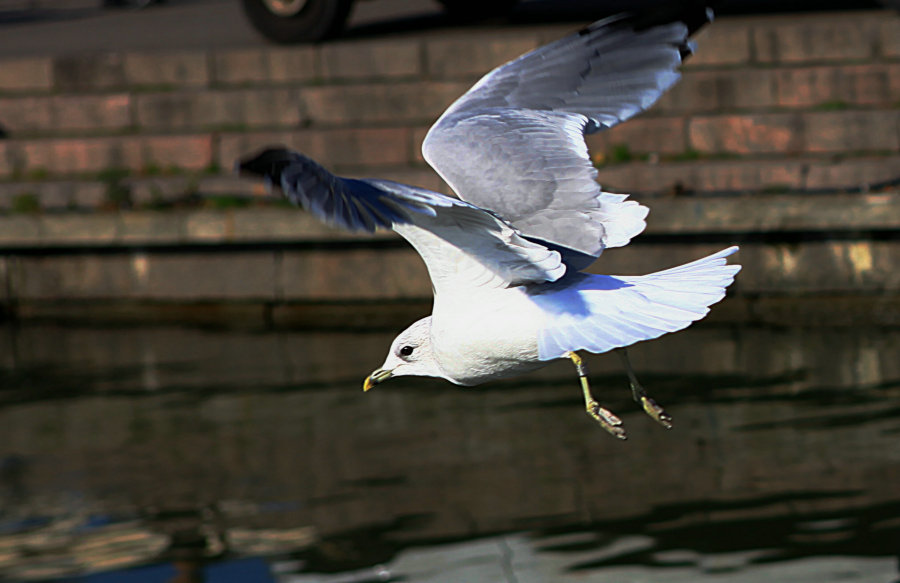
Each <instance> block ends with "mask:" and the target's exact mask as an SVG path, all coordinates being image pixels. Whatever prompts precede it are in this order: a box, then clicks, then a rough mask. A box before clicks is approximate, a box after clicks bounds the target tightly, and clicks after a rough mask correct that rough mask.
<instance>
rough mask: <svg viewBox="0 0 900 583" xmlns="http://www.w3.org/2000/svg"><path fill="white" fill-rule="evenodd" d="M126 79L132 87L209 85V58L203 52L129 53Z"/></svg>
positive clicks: (126, 59) (125, 64) (126, 56)
mask: <svg viewBox="0 0 900 583" xmlns="http://www.w3.org/2000/svg"><path fill="white" fill-rule="evenodd" d="M124 68H125V79H126V80H127V82H128V84H129V85H130V86H132V87H139V88H152V89H162V88H165V87H206V86H208V85H209V83H210V74H209V58H208V56H207V55H206V54H204V53H202V52H172V53H127V54H126V55H125V63H124Z"/></svg>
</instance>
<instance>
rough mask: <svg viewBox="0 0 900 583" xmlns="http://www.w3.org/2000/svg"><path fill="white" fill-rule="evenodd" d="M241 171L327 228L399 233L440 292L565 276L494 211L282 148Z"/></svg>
mask: <svg viewBox="0 0 900 583" xmlns="http://www.w3.org/2000/svg"><path fill="white" fill-rule="evenodd" d="M239 169H240V170H241V171H242V172H244V173H246V174H251V175H256V176H262V177H264V178H265V179H266V180H267V181H268V182H269V183H270V184H272V185H277V186H278V188H280V189H281V191H282V192H283V193H284V194H285V196H287V198H288V199H289V200H291V201H292V202H294V203H295V204H298V205H300V206H302V207H303V208H305V209H307V210H308V211H309V212H310V213H312V214H313V215H315V216H316V217H317V218H319V219H321V220H322V221H324V222H327V223H330V224H333V225H336V226H338V227H342V228H345V229H348V230H351V231H370V232H371V231H374V230H376V229H378V228H385V229H393V230H394V231H396V232H397V233H399V234H400V235H401V236H402V237H404V238H405V239H407V240H408V241H409V242H410V244H412V246H413V247H414V248H415V249H416V250H417V251H418V252H419V254H420V255H421V256H422V258H423V259H424V261H425V264H426V266H427V267H428V272H429V275H430V276H431V280H432V283H433V285H434V288H435V293H438V292H444V291H447V292H452V293H465V291H466V290H467V289H471V288H472V287H483V286H492V287H501V286H505V287H508V286H517V285H525V284H534V283H543V282H550V281H555V280H557V279H559V278H560V277H562V276H563V275H564V274H565V272H566V266H565V264H563V262H562V258H561V256H560V254H559V252H557V251H554V250H551V249H548V248H547V247H546V246H544V245H541V244H540V243H537V242H534V241H529V240H527V239H525V238H524V237H522V236H521V235H520V234H519V232H518V231H517V230H516V229H515V228H513V227H512V226H510V225H509V224H508V223H507V222H505V221H504V220H503V219H501V218H500V217H498V216H497V215H495V214H494V213H491V212H490V211H486V210H484V209H481V208H478V207H477V206H475V205H472V204H470V203H467V202H465V201H462V200H459V199H456V198H451V197H449V196H446V195H443V194H440V193H437V192H432V191H429V190H426V189H423V188H416V187H413V186H408V185H405V184H400V183H397V182H391V181H389V180H367V179H352V178H341V177H339V176H335V175H334V174H332V173H331V172H329V171H328V170H326V169H325V168H323V167H322V166H321V165H319V164H317V163H316V162H314V161H313V160H311V159H310V158H308V157H306V156H304V155H302V154H300V153H297V152H292V151H290V150H287V149H284V148H270V149H267V150H264V151H262V152H260V153H258V154H256V155H254V156H251V157H248V158H247V159H245V160H243V161H241V162H240V163H239Z"/></svg>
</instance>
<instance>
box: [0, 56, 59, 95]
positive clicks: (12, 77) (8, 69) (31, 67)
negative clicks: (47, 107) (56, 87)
mask: <svg viewBox="0 0 900 583" xmlns="http://www.w3.org/2000/svg"><path fill="white" fill-rule="evenodd" d="M52 88H53V61H52V59H50V58H48V57H30V58H23V59H6V60H3V61H0V91H3V92H7V91H49V90H50V89H52Z"/></svg>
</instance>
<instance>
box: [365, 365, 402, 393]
mask: <svg viewBox="0 0 900 583" xmlns="http://www.w3.org/2000/svg"><path fill="white" fill-rule="evenodd" d="M393 374H394V371H391V370H384V369H378V370H376V371H375V372H373V373H372V374H370V375H369V376H367V377H366V380H364V381H363V391H368V390H369V389H371V388H372V387H374V386H375V385H377V384H379V383H383V382H384V381H386V380H388V379H389V378H391V376H392V375H393Z"/></svg>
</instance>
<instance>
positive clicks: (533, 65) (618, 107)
mask: <svg viewBox="0 0 900 583" xmlns="http://www.w3.org/2000/svg"><path fill="white" fill-rule="evenodd" d="M710 17H711V12H710V11H709V10H708V9H707V8H706V7H705V6H703V5H700V4H695V5H691V6H689V7H683V6H682V7H678V8H677V9H674V8H673V9H670V11H669V12H668V13H665V12H655V13H648V14H647V15H618V16H614V17H611V18H607V19H605V20H601V21H598V22H596V23H594V24H592V25H591V26H589V27H587V28H585V29H584V30H582V31H580V32H579V33H577V34H574V35H571V36H569V37H567V38H564V39H561V40H559V41H557V42H555V43H552V44H549V45H547V46H544V47H542V48H539V49H537V50H535V51H532V52H530V53H527V54H525V55H523V56H522V57H519V58H518V59H516V60H513V61H510V62H509V63H507V64H505V65H502V66H500V67H498V68H497V69H495V70H493V71H492V72H490V73H488V74H487V75H486V76H485V77H483V78H482V79H481V80H480V81H479V82H478V83H476V84H475V85H474V86H473V87H472V89H470V90H469V91H468V92H467V93H466V94H465V95H463V96H462V97H461V98H459V99H458V100H457V101H456V102H455V103H453V104H452V105H451V106H450V108H449V109H447V111H446V112H445V113H444V114H443V115H442V116H441V118H440V119H439V120H438V121H437V122H436V123H435V125H434V126H433V127H432V128H431V130H429V132H428V135H427V136H426V138H425V141H424V143H423V145H422V151H423V154H424V156H425V159H426V160H427V161H428V162H429V163H430V164H431V165H432V166H433V167H434V168H435V170H437V171H438V173H439V174H440V175H441V176H442V177H443V178H444V180H446V181H447V183H448V184H450V186H451V187H452V188H453V190H454V191H455V192H456V193H457V194H458V195H459V196H460V198H462V199H464V200H467V201H470V202H472V203H474V204H477V205H478V206H481V207H484V208H489V209H491V210H493V211H495V212H497V213H498V214H500V215H501V216H503V217H504V218H506V219H507V220H508V221H509V222H510V223H511V224H512V225H514V226H515V227H517V228H519V229H520V230H521V231H522V233H524V234H525V235H528V236H531V237H534V238H538V239H542V240H544V241H547V242H551V243H555V244H558V245H561V246H563V247H567V248H571V249H575V250H577V251H580V252H582V253H587V254H589V255H592V256H597V255H599V254H600V253H601V252H602V251H603V249H604V248H606V247H616V246H621V245H625V244H627V243H628V241H629V240H630V239H631V238H632V237H634V236H635V235H637V234H638V233H640V232H641V231H642V230H643V229H644V226H645V223H644V218H645V217H646V215H647V209H646V208H645V207H642V206H640V205H638V204H637V203H635V202H633V201H626V200H625V197H624V196H622V195H614V194H610V193H605V192H603V191H602V190H601V189H600V186H599V185H598V184H597V182H596V177H597V171H596V169H595V168H594V167H593V165H592V164H591V161H590V158H589V156H588V151H587V146H586V145H585V143H584V134H585V133H591V132H596V131H600V130H602V129H606V128H610V127H612V126H614V125H616V124H617V123H620V122H622V121H624V120H627V119H628V118H630V117H632V116H634V115H635V114H637V113H639V112H641V111H643V110H645V109H647V108H648V107H650V106H651V105H652V104H653V103H654V102H656V100H657V99H659V97H660V96H661V95H662V94H663V93H664V92H665V91H666V90H667V89H669V88H670V87H671V86H672V85H673V84H674V83H675V82H676V81H677V80H678V79H679V73H678V71H677V68H678V67H679V66H680V64H681V61H682V58H683V56H686V55H687V54H689V53H690V51H691V46H690V45H689V43H688V41H687V39H688V36H689V34H690V33H691V32H692V31H693V30H695V29H696V28H699V26H700V25H702V23H703V22H706V21H708V20H709V18H710Z"/></svg>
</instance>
